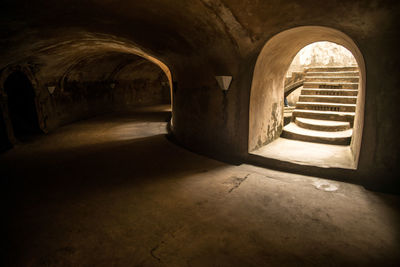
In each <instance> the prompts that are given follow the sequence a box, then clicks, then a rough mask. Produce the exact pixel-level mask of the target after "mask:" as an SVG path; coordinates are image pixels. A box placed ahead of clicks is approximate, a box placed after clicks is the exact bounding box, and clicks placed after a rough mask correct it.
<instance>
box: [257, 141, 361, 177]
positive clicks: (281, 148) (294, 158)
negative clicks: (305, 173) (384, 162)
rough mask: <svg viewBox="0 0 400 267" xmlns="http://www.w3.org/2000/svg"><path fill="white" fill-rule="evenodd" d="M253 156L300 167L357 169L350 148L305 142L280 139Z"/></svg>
mask: <svg viewBox="0 0 400 267" xmlns="http://www.w3.org/2000/svg"><path fill="white" fill-rule="evenodd" d="M305 151H307V152H306V155H305V153H304V152H305ZM251 154H254V155H258V156H261V157H265V158H270V159H276V160H280V161H286V162H291V163H295V164H300V165H308V166H317V167H322V168H343V169H355V167H354V165H355V163H354V159H353V156H352V154H351V149H350V146H341V145H328V144H319V143H311V142H303V141H298V140H292V139H287V138H282V137H280V138H278V139H276V140H275V141H273V142H271V143H270V144H268V145H266V146H263V147H261V148H259V149H257V150H255V151H252V152H251Z"/></svg>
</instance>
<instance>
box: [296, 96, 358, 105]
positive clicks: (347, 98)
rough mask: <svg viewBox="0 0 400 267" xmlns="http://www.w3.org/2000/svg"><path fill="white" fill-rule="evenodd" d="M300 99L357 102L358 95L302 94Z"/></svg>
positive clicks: (325, 101)
mask: <svg viewBox="0 0 400 267" xmlns="http://www.w3.org/2000/svg"><path fill="white" fill-rule="evenodd" d="M299 101H300V102H322V103H342V104H356V102H357V96H336V95H300V96H299Z"/></svg>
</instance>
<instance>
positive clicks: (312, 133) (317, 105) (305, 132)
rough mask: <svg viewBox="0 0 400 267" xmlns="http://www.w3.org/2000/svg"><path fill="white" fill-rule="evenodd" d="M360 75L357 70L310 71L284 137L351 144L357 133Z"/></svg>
mask: <svg viewBox="0 0 400 267" xmlns="http://www.w3.org/2000/svg"><path fill="white" fill-rule="evenodd" d="M358 81H359V72H358V68H357V67H318V68H309V69H307V70H306V74H305V78H304V84H303V89H302V91H301V95H300V97H299V100H298V102H297V103H296V108H295V109H294V110H293V113H292V121H291V123H289V124H288V125H286V126H285V127H284V128H283V132H282V135H281V137H284V138H289V139H295V140H301V141H307V142H315V143H324V144H334V145H349V144H350V141H351V136H352V134H353V129H352V128H353V122H354V115H355V111H356V102H357V94H358Z"/></svg>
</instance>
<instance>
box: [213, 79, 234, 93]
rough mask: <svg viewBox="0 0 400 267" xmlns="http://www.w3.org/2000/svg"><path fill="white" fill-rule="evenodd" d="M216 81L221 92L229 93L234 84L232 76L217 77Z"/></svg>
mask: <svg viewBox="0 0 400 267" xmlns="http://www.w3.org/2000/svg"><path fill="white" fill-rule="evenodd" d="M215 79H216V80H217V82H218V85H219V87H220V88H221V90H223V91H228V89H229V86H230V85H231V82H232V76H215Z"/></svg>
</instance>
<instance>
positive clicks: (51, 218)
mask: <svg viewBox="0 0 400 267" xmlns="http://www.w3.org/2000/svg"><path fill="white" fill-rule="evenodd" d="M147 111H148V112H144V113H139V114H133V115H132V114H130V113H125V114H121V113H116V114H113V115H107V116H103V117H97V118H94V119H90V120H87V121H81V122H78V123H75V124H72V125H67V126H64V127H62V128H60V129H58V130H56V131H54V132H52V133H50V134H49V135H48V136H44V137H43V138H41V139H39V140H37V141H36V142H34V143H30V144H26V145H22V146H19V147H17V148H15V149H14V150H10V151H8V152H6V153H5V154H2V155H0V168H1V170H2V179H1V183H2V184H1V187H2V188H3V190H6V192H5V193H4V194H2V196H3V199H4V200H5V203H7V205H6V207H5V208H6V209H5V211H6V214H7V216H5V217H4V219H3V221H4V222H5V223H6V230H7V231H6V233H5V235H3V241H4V244H5V248H3V252H4V257H3V260H4V261H3V262H5V265H3V266H398V265H399V261H400V254H399V253H398V252H399V250H400V240H399V224H400V209H399V208H400V198H399V196H393V195H387V194H381V193H374V192H370V191H367V190H365V189H364V188H362V187H360V186H357V185H352V184H348V183H343V182H335V181H328V180H324V179H319V178H315V177H310V176H303V175H296V174H288V173H285V172H278V171H272V170H267V169H262V168H257V167H253V166H249V165H241V166H232V165H228V164H224V163H221V162H218V161H215V160H211V159H209V158H206V157H202V156H199V155H196V154H194V153H191V152H189V151H187V150H185V149H182V148H180V147H179V146H176V145H174V144H172V143H171V142H169V141H168V140H167V139H166V138H165V136H164V134H165V132H166V130H165V126H166V123H165V122H164V121H165V119H166V118H167V117H168V115H169V112H168V111H166V110H165V109H164V110H147ZM44 170H45V171H44Z"/></svg>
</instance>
